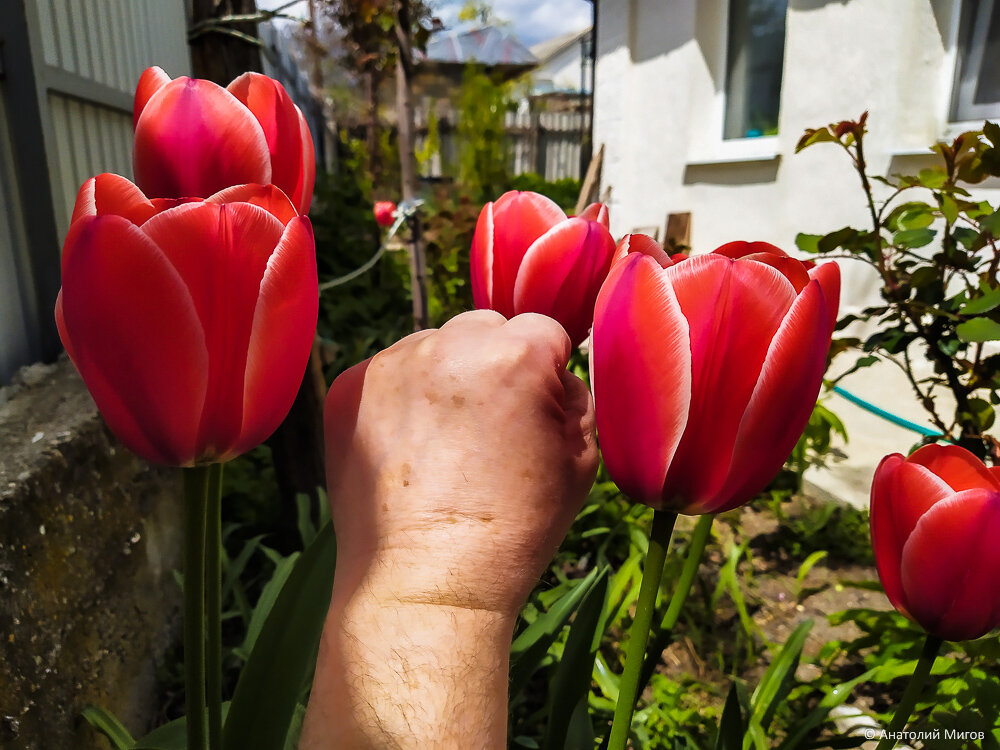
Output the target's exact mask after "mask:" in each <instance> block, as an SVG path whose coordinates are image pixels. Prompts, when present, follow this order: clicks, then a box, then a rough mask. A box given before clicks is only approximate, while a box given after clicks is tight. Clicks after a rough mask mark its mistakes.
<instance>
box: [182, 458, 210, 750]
mask: <svg viewBox="0 0 1000 750" xmlns="http://www.w3.org/2000/svg"><path fill="white" fill-rule="evenodd" d="M208 475H209V468H208V467H207V466H194V467H192V468H190V469H185V470H184V700H185V703H186V704H187V737H188V742H187V750H205V748H206V747H207V746H206V745H205V521H206V515H205V506H206V499H207V494H208V485H209V476H208Z"/></svg>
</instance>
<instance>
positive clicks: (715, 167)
mask: <svg viewBox="0 0 1000 750" xmlns="http://www.w3.org/2000/svg"><path fill="white" fill-rule="evenodd" d="M780 164H781V157H775V158H773V159H767V160H761V161H747V162H720V163H718V164H688V165H687V166H686V167H684V184H685V185H700V184H705V185H762V184H767V183H770V182H775V181H776V180H777V179H778V167H779V165H780Z"/></svg>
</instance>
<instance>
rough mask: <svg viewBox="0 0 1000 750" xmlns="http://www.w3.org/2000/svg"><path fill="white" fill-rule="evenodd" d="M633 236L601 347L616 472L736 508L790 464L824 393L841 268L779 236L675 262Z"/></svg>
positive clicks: (678, 502) (628, 483) (603, 412)
mask: <svg viewBox="0 0 1000 750" xmlns="http://www.w3.org/2000/svg"><path fill="white" fill-rule="evenodd" d="M622 242H623V244H624V245H625V247H626V251H627V254H626V255H625V257H624V258H623V259H621V260H619V261H618V262H617V263H615V265H614V267H613V268H612V269H611V273H610V274H609V275H608V280H607V282H605V284H604V287H603V288H602V289H601V293H600V296H599V297H598V299H597V309H596V310H595V313H594V331H593V335H592V336H591V352H590V363H591V385H592V387H593V391H594V401H595V404H596V408H597V429H598V437H599V439H600V442H601V452H602V454H603V455H604V461H605V463H606V464H607V467H608V471H609V472H610V473H611V476H612V477H613V478H614V480H615V481H616V482H617V483H618V486H619V487H621V489H622V491H623V492H625V493H626V494H627V495H629V496H630V497H631V498H632V499H634V500H638V501H641V502H644V503H647V504H648V505H651V506H653V507H655V508H659V509H666V510H673V511H677V512H680V513H688V514H700V513H718V512H721V511H724V510H729V509H730V508H735V507H736V506H738V505H741V504H743V503H745V502H747V501H748V500H749V499H751V498H752V497H753V496H754V495H755V494H756V493H757V492H759V491H760V490H761V489H763V488H764V486H765V485H766V484H767V483H768V482H769V481H770V480H771V479H772V478H773V477H774V475H775V474H776V473H777V472H778V470H779V469H780V468H781V465H782V464H783V463H784V461H785V459H786V458H787V457H788V455H789V453H791V450H792V448H793V447H794V446H795V442H796V441H797V440H798V438H799V435H800V434H801V433H802V430H803V429H804V428H805V425H806V422H807V421H808V419H809V414H810V413H811V412H812V408H813V406H814V405H815V403H816V396H817V394H818V392H819V387H820V383H821V381H822V377H823V371H824V369H825V365H826V353H827V349H828V348H829V346H830V337H831V336H832V334H833V327H834V324H835V323H836V318H837V303H838V299H839V296H840V272H839V269H838V268H837V266H836V264H833V263H827V264H824V265H821V266H818V267H816V268H813V269H811V270H809V269H807V267H806V265H805V264H803V263H801V262H800V261H798V260H795V259H794V258H791V257H789V256H788V255H786V254H785V253H783V252H782V251H781V250H779V249H778V248H776V247H774V246H773V245H767V244H766V243H745V242H743V243H730V244H729V245H724V246H723V247H721V248H719V250H717V251H715V252H713V253H709V254H707V255H701V256H696V257H693V258H689V259H683V260H681V261H679V262H674V261H673V260H672V259H671V258H669V257H667V255H666V253H665V252H664V251H663V250H662V249H661V248H660V246H659V245H658V244H657V243H655V242H654V241H652V240H651V239H649V238H648V237H641V236H637V235H632V236H631V237H626V238H625V239H624V240H623V241H622ZM628 250H631V252H628Z"/></svg>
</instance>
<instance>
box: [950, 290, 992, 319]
mask: <svg viewBox="0 0 1000 750" xmlns="http://www.w3.org/2000/svg"><path fill="white" fill-rule="evenodd" d="M997 305H1000V289H991V290H989V291H988V292H986V293H985V294H984V295H983V296H982V297H977V298H976V299H974V300H971V301H969V302H966V303H965V304H964V305H962V306H961V307H960V308H959V309H958V311H959V313H961V314H962V315H979V314H980V313H984V312H989V311H990V310H992V309H993V308H994V307H996V306H997Z"/></svg>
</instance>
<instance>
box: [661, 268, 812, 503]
mask: <svg viewBox="0 0 1000 750" xmlns="http://www.w3.org/2000/svg"><path fill="white" fill-rule="evenodd" d="M664 273H665V274H666V276H667V278H668V279H669V281H670V284H671V285H672V286H673V288H674V290H675V291H676V294H677V300H678V302H679V303H680V306H681V310H682V311H683V314H684V317H685V318H686V319H687V321H688V325H689V326H690V330H691V371H692V374H691V382H692V384H693V386H692V393H691V407H690V408H691V413H692V414H697V415H698V423H697V424H695V425H692V427H690V428H689V429H688V430H687V431H686V432H685V435H684V439H683V440H682V441H681V444H680V446H679V447H678V449H677V454H676V456H675V457H674V461H673V463H672V464H671V467H670V471H669V473H668V474H667V478H666V485H665V494H666V496H667V497H670V496H671V495H673V496H675V497H679V498H682V500H681V501H680V502H682V503H683V504H684V506H685V508H688V509H687V510H685V511H684V512H691V513H702V512H706V511H705V510H704V509H705V508H708V507H711V506H712V504H713V503H714V502H716V500H717V498H716V497H715V495H716V493H717V492H718V491H719V490H720V489H722V487H723V483H724V482H725V480H726V477H727V475H728V474H729V466H730V460H731V458H732V455H733V449H734V446H735V443H736V438H737V432H738V430H739V427H740V422H741V420H742V418H743V415H744V412H745V411H746V410H747V405H748V403H749V401H750V397H751V395H752V394H753V392H754V389H755V386H756V384H757V382H758V379H759V376H760V373H761V369H762V367H763V365H764V360H765V356H766V355H767V352H768V349H769V347H770V345H771V340H772V339H773V338H774V336H775V334H776V333H777V331H778V329H779V327H780V326H781V324H782V321H783V320H784V319H785V317H786V313H787V312H788V310H789V308H791V307H792V303H793V302H794V301H795V292H794V290H793V289H792V285H791V284H790V283H789V282H788V280H787V279H786V278H785V277H784V276H783V275H782V274H780V273H779V272H778V271H776V270H775V269H774V268H772V267H771V266H769V265H765V264H763V263H758V262H756V261H752V260H736V261H734V260H731V259H730V258H727V257H723V256H720V255H715V254H707V255H700V256H697V257H694V258H690V259H689V260H686V261H684V262H683V263H679V264H676V265H673V266H671V267H670V268H668V269H666V270H665V272H664ZM782 458H784V457H782Z"/></svg>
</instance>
